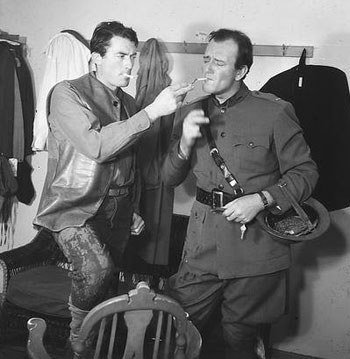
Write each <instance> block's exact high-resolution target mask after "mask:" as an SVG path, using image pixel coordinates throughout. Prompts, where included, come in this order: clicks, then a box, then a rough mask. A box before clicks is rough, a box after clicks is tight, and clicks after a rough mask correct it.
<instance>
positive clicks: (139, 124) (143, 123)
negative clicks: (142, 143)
mask: <svg viewBox="0 0 350 359" xmlns="http://www.w3.org/2000/svg"><path fill="white" fill-rule="evenodd" d="M131 119H133V120H134V124H135V130H136V132H142V131H145V130H148V129H149V128H150V127H151V126H152V122H151V120H150V118H149V117H148V115H147V112H146V111H145V110H141V111H140V112H138V113H137V114H136V115H134V116H133V117H131Z"/></svg>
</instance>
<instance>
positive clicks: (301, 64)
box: [298, 48, 306, 68]
mask: <svg viewBox="0 0 350 359" xmlns="http://www.w3.org/2000/svg"><path fill="white" fill-rule="evenodd" d="M304 66H306V49H305V48H304V50H303V52H302V53H301V56H300V59H299V65H298V67H299V68H301V67H304Z"/></svg>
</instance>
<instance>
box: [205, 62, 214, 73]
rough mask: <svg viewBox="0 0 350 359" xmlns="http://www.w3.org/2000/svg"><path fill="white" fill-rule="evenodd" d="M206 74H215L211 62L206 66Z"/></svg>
mask: <svg viewBox="0 0 350 359" xmlns="http://www.w3.org/2000/svg"><path fill="white" fill-rule="evenodd" d="M204 72H208V73H212V72H213V63H212V62H211V61H209V62H207V63H206V64H205V66H204Z"/></svg>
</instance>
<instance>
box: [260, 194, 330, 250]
mask: <svg viewBox="0 0 350 359" xmlns="http://www.w3.org/2000/svg"><path fill="white" fill-rule="evenodd" d="M302 207H303V209H304V210H305V212H307V214H308V215H309V217H311V218H310V219H311V221H312V222H313V223H315V228H314V229H313V230H312V231H311V232H308V233H302V234H291V233H284V232H281V231H278V230H276V229H274V228H273V225H272V223H273V222H274V221H276V219H278V217H281V216H278V215H275V214H272V213H271V212H269V211H268V210H266V211H263V212H261V213H260V214H259V215H258V216H257V219H258V221H259V223H260V225H261V226H262V228H263V229H264V230H265V231H266V232H268V233H269V234H270V235H271V236H272V237H273V238H274V239H276V240H278V241H281V242H283V243H288V244H293V243H299V242H304V241H309V240H312V239H316V238H318V237H320V236H321V235H322V234H323V233H324V232H325V231H326V230H327V229H328V227H329V226H330V216H329V213H328V210H327V209H326V208H325V207H324V205H323V204H322V203H320V202H319V201H317V200H316V199H314V198H309V199H308V200H306V201H305V202H303V204H302ZM292 212H293V210H292V211H291V212H289V213H291V215H292ZM294 214H295V213H294ZM287 215H288V214H287ZM282 216H283V215H282Z"/></svg>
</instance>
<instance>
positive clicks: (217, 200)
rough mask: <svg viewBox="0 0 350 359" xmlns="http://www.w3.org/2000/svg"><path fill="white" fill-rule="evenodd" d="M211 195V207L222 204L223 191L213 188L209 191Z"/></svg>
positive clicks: (220, 206) (219, 206)
mask: <svg viewBox="0 0 350 359" xmlns="http://www.w3.org/2000/svg"><path fill="white" fill-rule="evenodd" d="M211 196H212V204H211V208H212V209H220V208H222V207H223V206H224V192H222V191H219V190H217V189H213V190H212V191H211Z"/></svg>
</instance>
